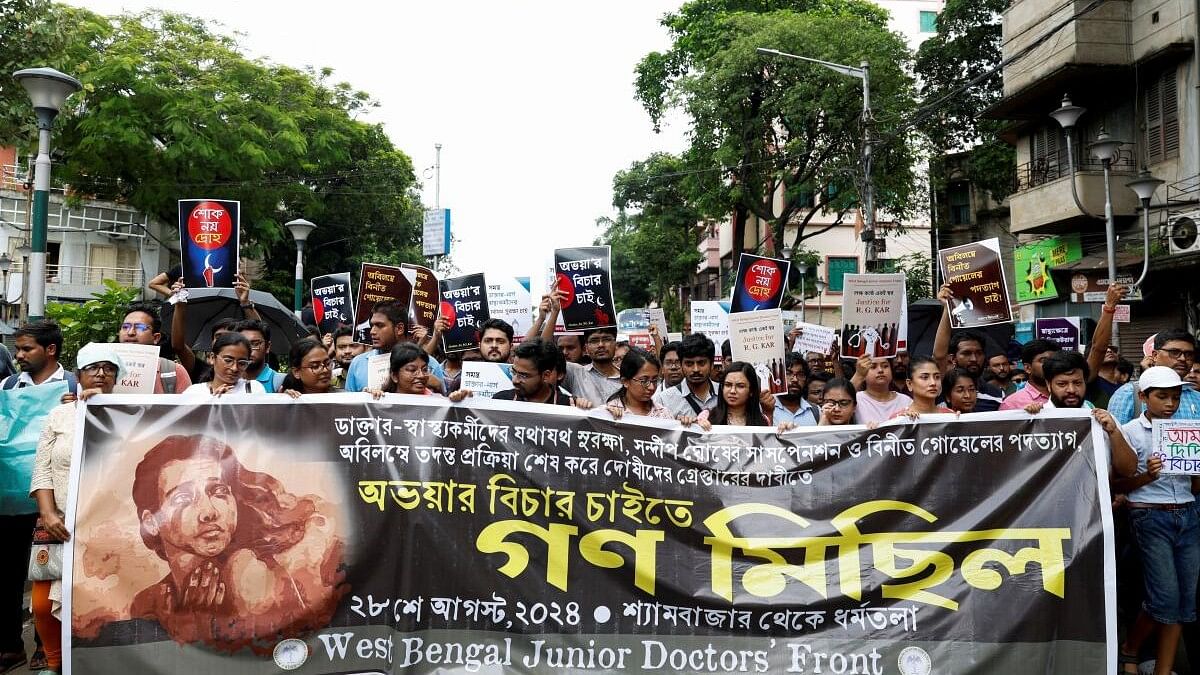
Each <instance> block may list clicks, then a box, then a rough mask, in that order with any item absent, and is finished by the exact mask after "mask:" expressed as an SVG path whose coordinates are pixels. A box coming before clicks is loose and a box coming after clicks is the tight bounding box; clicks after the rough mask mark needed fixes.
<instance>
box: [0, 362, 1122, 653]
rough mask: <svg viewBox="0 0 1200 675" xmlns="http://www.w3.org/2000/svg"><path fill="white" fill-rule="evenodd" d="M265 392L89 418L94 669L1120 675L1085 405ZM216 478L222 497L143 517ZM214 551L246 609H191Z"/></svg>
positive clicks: (88, 631)
mask: <svg viewBox="0 0 1200 675" xmlns="http://www.w3.org/2000/svg"><path fill="white" fill-rule="evenodd" d="M464 365H466V364H464ZM51 386H53V385H51ZM59 386H61V385H59ZM43 388H45V387H27V388H25V389H22V390H14V391H17V392H30V393H33V395H37V394H36V393H35V392H36V390H40V389H43ZM2 393H3V394H4V395H9V394H12V393H13V391H5V392H2ZM60 393H61V390H59V391H57V392H53V396H48V397H47V398H46V403H48V404H49V407H53V406H55V405H57V404H58V403H57V396H58V395H60ZM27 395H28V394H27ZM175 398H179V399H182V400H178V401H177V400H174V399H175ZM243 398H244V399H246V400H245V402H238V403H237V405H230V404H229V402H228V401H225V400H223V399H215V400H214V399H210V398H207V397H205V398H204V399H201V400H197V399H190V400H189V399H183V397H133V396H99V397H97V398H96V399H93V400H91V401H89V402H88V405H87V406H80V408H79V409H78V413H77V414H78V416H79V425H78V431H77V432H76V435H75V439H76V440H75V443H76V445H75V452H74V457H73V459H72V471H73V478H74V482H73V489H72V493H71V495H72V497H71V500H70V503H69V505H68V508H67V513H66V514H65V517H64V521H65V525H66V527H67V528H68V530H69V531H70V532H71V540H70V542H68V544H66V546H65V548H64V551H63V558H64V561H66V566H65V573H64V576H65V578H64V579H63V583H62V590H63V595H64V597H63V607H62V610H63V624H64V645H63V647H64V657H65V659H66V663H65V664H64V665H65V669H64V670H65V671H66V672H75V673H87V674H88V675H129V674H130V673H171V674H175V673H181V674H182V673H187V674H191V673H206V674H208V673H256V674H257V673H261V674H264V675H265V674H266V673H278V672H292V673H298V674H299V675H322V674H325V673H343V674H349V673H355V674H364V675H365V674H372V675H375V674H382V673H413V674H418V673H434V672H454V673H475V672H481V673H505V672H507V673H516V672H521V673H539V674H540V673H567V672H571V673H586V672H594V673H601V672H603V673H636V672H650V673H663V674H666V673H683V672H688V673H691V672H703V673H751V672H762V673H787V672H795V673H815V672H817V671H818V670H819V671H820V672H821V673H841V674H843V675H845V674H849V673H852V672H856V673H859V674H863V675H865V674H871V675H874V674H876V673H880V674H882V673H888V674H894V673H899V674H901V675H913V674H924V673H936V674H938V675H941V674H944V673H986V674H987V675H995V674H1003V675H1008V674H1009V673H1039V674H1040V673H1054V674H1055V675H1097V674H1098V673H1114V672H1116V668H1117V663H1116V661H1117V644H1118V637H1117V621H1116V594H1115V593H1114V592H1112V589H1113V588H1114V587H1115V584H1116V572H1115V568H1114V566H1113V564H1112V557H1111V556H1112V554H1111V552H1112V550H1113V549H1112V546H1113V532H1112V528H1113V525H1112V519H1111V518H1110V517H1109V514H1107V513H1106V511H1107V510H1108V509H1109V508H1110V500H1109V499H1108V498H1107V497H1108V486H1107V483H1106V481H1107V476H1108V474H1107V471H1106V467H1107V464H1108V462H1109V458H1108V454H1107V451H1108V448H1107V445H1106V442H1105V441H1106V435H1105V434H1103V433H1093V430H1094V428H1098V427H1094V422H1093V420H1092V419H1091V417H1090V416H1089V415H1088V411H1083V410H1071V411H1063V410H1056V411H1049V410H1048V411H1043V412H1042V413H1041V414H1039V415H1037V416H1033V417H1031V416H1028V415H1025V414H1024V413H1018V412H1014V413H999V417H991V416H988V417H979V416H975V415H963V417H962V418H961V419H953V418H950V419H947V420H945V421H938V422H931V421H923V422H919V423H912V424H899V425H894V426H889V427H887V428H886V429H865V428H863V427H861V426H826V427H811V428H809V429H805V430H802V431H797V432H794V433H788V434H778V433H776V431H775V429H774V428H768V427H761V428H746V427H742V428H736V427H727V428H726V429H724V430H722V431H721V432H720V433H701V432H699V430H697V429H696V428H694V427H693V428H691V429H689V428H686V427H682V426H681V425H680V424H679V423H678V422H676V421H675V420H655V419H649V418H640V419H636V420H635V419H631V417H632V416H626V418H625V419H622V420H620V421H616V422H614V421H612V420H611V419H601V418H600V417H599V416H588V415H583V414H581V413H580V412H579V411H578V410H575V409H573V408H571V407H569V406H555V405H542V404H531V403H516V402H511V401H496V400H484V399H476V398H470V399H467V400H466V401H464V402H463V403H461V404H457V405H447V404H446V402H445V401H444V400H443V399H441V398H439V397H434V396H406V397H388V398H387V399H384V400H380V401H371V400H366V399H364V398H363V397H362V396H361V395H356V394H328V395H322V396H303V397H301V398H300V399H297V400H295V401H290V400H289V401H287V403H286V404H282V403H279V402H278V397H271V396H247V397H243ZM7 400H8V399H7V398H6V399H5V402H7ZM49 407H47V408H44V410H47V411H48V410H49ZM8 410H9V407H8V406H0V411H3V414H4V415H8V414H9V413H8ZM43 414H44V413H43ZM1006 415H1007V416H1006ZM947 417H948V416H947ZM246 420H253V421H254V423H253V425H248V424H246ZM34 445H35V443H29V444H28V453H29V454H28V455H26V456H27V457H32V451H33V446H34ZM178 457H185V458H189V459H190V460H191V461H190V462H180V461H177V460H176V458H178ZM735 458H736V459H735ZM733 462H736V463H733ZM205 472H207V473H205ZM204 479H207V480H208V484H209V486H210V492H212V495H211V501H212V507H211V508H207V506H206V508H205V509H204V510H201V511H200V512H199V513H201V514H202V515H197V513H198V512H197V507H196V506H195V505H194V504H183V505H179V504H176V505H173V506H170V507H167V506H165V505H164V506H163V507H162V508H174V509H178V513H179V514H182V515H176V516H175V518H174V520H171V519H168V518H166V517H165V516H162V517H160V519H159V520H161V521H162V523H163V524H162V527H161V528H147V527H146V523H148V522H150V523H152V522H154V521H151V520H148V518H149V516H150V515H153V514H154V513H155V510H156V509H159V508H160V506H159V504H158V502H159V501H160V495H161V494H162V493H167V494H177V493H181V492H186V491H187V490H189V489H193V488H194V485H193V483H194V482H195V481H198V480H204ZM1031 485H1036V486H1047V485H1048V486H1063V489H1031ZM28 491H29V481H28V479H26V480H25V481H24V485H23V486H22V488H21V490H20V493H19V494H16V495H14V496H15V497H19V498H20V499H22V500H23V501H24V503H25V504H32V501H31V500H30V499H29V497H28ZM203 499H204V498H203V497H202V500H203ZM183 501H186V500H183ZM205 504H206V505H207V502H205ZM33 508H36V507H33ZM148 514H149V515H148ZM180 519H183V520H182V521H181V520H180ZM181 522H182V523H183V524H180V523H181ZM168 527H170V528H174V529H172V530H170V531H168ZM206 527H207V528H208V530H207V534H206V535H192V536H191V539H186V538H185V539H180V541H188V542H191V543H190V544H189V546H192V547H193V548H194V549H195V550H194V551H192V550H191V549H189V550H188V551H187V555H177V554H175V553H174V552H172V553H169V554H168V555H166V556H165V557H163V556H162V555H161V551H162V550H163V546H164V545H165V546H168V547H169V548H168V551H173V549H172V548H170V543H169V542H170V541H175V540H176V539H178V538H180V537H184V536H185V535H186V534H187V532H192V531H199V532H205V531H206V530H205V529H204V528H206ZM180 528H184V530H183V532H184V534H180ZM186 528H192V529H191V530H188V529H186ZM779 560H783V561H784V562H779ZM913 560H917V561H918V562H913ZM920 561H926V562H928V564H925V565H922V563H921V562H920ZM929 561H932V562H929ZM1014 561H1016V562H1014ZM197 562H199V563H200V565H201V566H200V567H195V565H196V563H197ZM101 563H103V564H101ZM207 566H211V570H210V572H211V573H210V572H204V574H209V576H212V575H217V576H218V578H219V579H220V583H221V585H223V587H224V588H225V591H224V593H225V595H224V598H223V601H217V600H218V599H220V596H219V594H218V592H219V590H220V587H218V589H217V590H216V591H209V595H208V597H209V598H212V599H213V601H212V602H208V603H205V604H203V605H199V606H190V605H187V606H180V605H179V604H177V603H176V602H173V601H172V602H168V601H167V600H165V598H178V597H183V596H184V593H185V592H187V589H188V587H189V584H188V579H189V578H192V579H195V578H196V577H194V576H191V577H190V576H189V574H190V573H189V572H188V570H192V569H200V570H209V569H210V568H209V567H207ZM789 566H790V567H789ZM781 570H786V571H790V572H794V574H781V573H779V572H780V571H781ZM916 570H920V571H919V572H918V571H916ZM801 571H803V573H801ZM914 573H915V574H922V575H923V576H921V577H920V578H919V579H918V580H917V581H914V577H913V574H914ZM914 583H917V584H918V585H919V586H920V588H919V589H916V588H915V587H913V586H911V585H912V584H914ZM202 584H203V582H202V581H201V582H198V583H197V584H196V585H195V588H201V589H202V588H203V586H202ZM905 588H907V589H908V590H907V591H906V590H904V589H905ZM214 595H216V596H217V597H214ZM554 617H558V618H557V619H556V618H554ZM217 627H219V629H217ZM581 636H582V637H581ZM818 658H819V659H820V661H818V660H817V659H818ZM593 662H594V663H595V664H596V666H595V667H594V668H592V667H589V665H588V664H589V663H593ZM817 663H820V667H819V668H818V667H816V664H817ZM896 663H900V664H901V666H900V667H899V669H897V666H896V665H895V664H896ZM831 664H832V665H831ZM931 664H934V665H933V668H932V669H931V668H930V665H931Z"/></svg>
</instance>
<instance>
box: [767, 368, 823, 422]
mask: <svg viewBox="0 0 1200 675" xmlns="http://www.w3.org/2000/svg"><path fill="white" fill-rule="evenodd" d="M785 365H786V367H787V393H786V394H779V395H778V396H776V397H775V410H774V412H773V413H772V414H771V421H772V424H774V425H775V426H779V425H780V424H783V423H785V422H786V423H788V424H790V425H792V426H793V427H803V426H813V425H815V424H816V423H817V421H818V420H819V419H820V417H821V414H820V412H818V411H817V409H816V408H814V407H813V406H812V404H810V403H809V402H808V400H807V399H806V398H805V397H804V392H805V391H806V390H807V388H808V364H807V363H806V362H805V361H804V359H803V358H801V357H800V354H798V353H796V352H788V353H787V358H786V361H785Z"/></svg>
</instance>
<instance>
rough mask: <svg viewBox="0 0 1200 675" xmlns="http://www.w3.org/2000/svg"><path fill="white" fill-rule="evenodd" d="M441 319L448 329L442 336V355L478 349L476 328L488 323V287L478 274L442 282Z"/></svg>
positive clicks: (477, 329)
mask: <svg viewBox="0 0 1200 675" xmlns="http://www.w3.org/2000/svg"><path fill="white" fill-rule="evenodd" d="M441 287H442V309H441V315H442V316H443V317H445V319H446V320H447V321H448V322H449V324H450V328H449V330H447V331H446V332H444V333H442V349H443V350H445V351H446V353H452V352H465V351H467V350H468V349H476V348H477V347H479V327H480V326H482V325H483V323H484V322H485V321H487V320H488V316H489V314H490V310H489V307H488V292H487V291H488V286H487V281H485V280H484V275H482V274H468V275H466V276H462V277H454V278H453V279H443V280H442V284H441Z"/></svg>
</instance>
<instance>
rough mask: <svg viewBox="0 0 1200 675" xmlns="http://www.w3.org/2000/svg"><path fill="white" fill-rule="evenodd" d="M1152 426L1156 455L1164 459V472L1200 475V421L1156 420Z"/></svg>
mask: <svg viewBox="0 0 1200 675" xmlns="http://www.w3.org/2000/svg"><path fill="white" fill-rule="evenodd" d="M1152 425H1153V430H1152V431H1153V434H1154V453H1155V454H1157V455H1158V456H1160V457H1162V460H1163V469H1162V472H1163V473H1164V474H1172V475H1189V476H1196V475H1200V420H1182V419H1156V420H1154V421H1153V422H1152Z"/></svg>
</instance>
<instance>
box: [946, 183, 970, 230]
mask: <svg viewBox="0 0 1200 675" xmlns="http://www.w3.org/2000/svg"><path fill="white" fill-rule="evenodd" d="M946 199H947V201H949V202H950V224H951V225H970V224H971V188H970V186H969V185H967V184H966V183H951V184H950V187H949V188H947V190H946Z"/></svg>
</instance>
